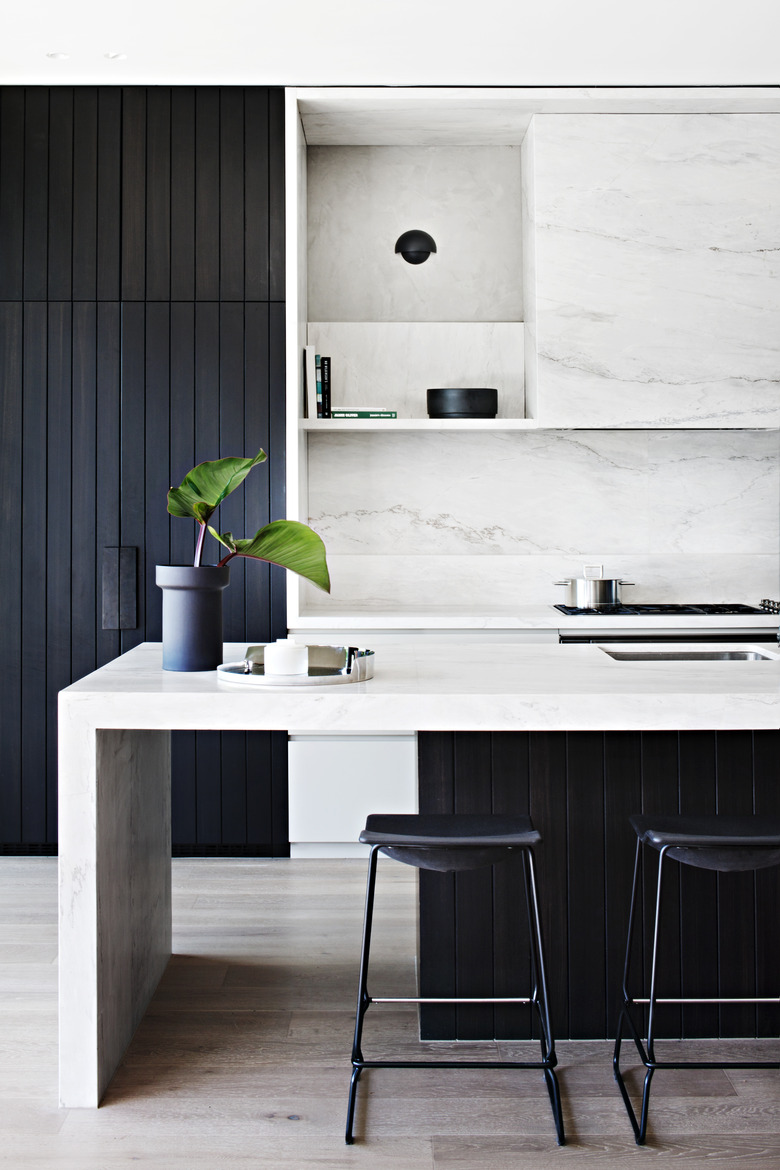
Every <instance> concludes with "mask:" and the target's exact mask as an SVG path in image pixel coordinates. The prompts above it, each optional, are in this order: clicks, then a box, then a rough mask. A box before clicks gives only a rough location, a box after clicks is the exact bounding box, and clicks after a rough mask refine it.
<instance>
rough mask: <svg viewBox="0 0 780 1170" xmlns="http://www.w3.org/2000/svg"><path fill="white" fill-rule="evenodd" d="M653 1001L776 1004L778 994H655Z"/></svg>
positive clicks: (779, 998)
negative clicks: (672, 997)
mask: <svg viewBox="0 0 780 1170" xmlns="http://www.w3.org/2000/svg"><path fill="white" fill-rule="evenodd" d="M625 1002H626V1006H627V1007H630V1006H631V1004H648V1003H650V999H649V998H648V999H636V998H635V999H627V1000H626V1001H625ZM653 1002H654V1003H656V1004H659V1003H773V1004H775V1005H777V1004H780V996H777V995H765V996H760V995H748V996H731V997H726V998H724V997H723V996H711V997H710V998H702V997H698V998H696V997H691V996H688V997H687V998H682V999H668V998H667V999H662V998H661V997H660V996H656V998H655V999H654V1001H653Z"/></svg>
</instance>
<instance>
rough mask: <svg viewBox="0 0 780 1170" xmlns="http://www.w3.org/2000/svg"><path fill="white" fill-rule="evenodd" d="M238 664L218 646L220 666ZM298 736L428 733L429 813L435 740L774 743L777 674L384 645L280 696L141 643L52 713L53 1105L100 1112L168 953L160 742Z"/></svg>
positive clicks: (502, 647)
mask: <svg viewBox="0 0 780 1170" xmlns="http://www.w3.org/2000/svg"><path fill="white" fill-rule="evenodd" d="M334 640H335V639H334ZM709 648H710V649H711V647H709ZM742 648H743V649H744V647H742ZM244 649H245V646H244V644H243V643H242V644H240V645H226V647H225V660H226V661H231V660H236V659H239V658H241V657H242V655H243V651H244ZM766 649H767V650H770V651H774V652H775V653H776V647H774V646H771V645H770V644H769V643H767V644H766ZM291 727H294V728H296V729H297V730H300V731H301V732H318V731H333V730H339V731H341V732H342V733H345V734H349V733H356V734H360V733H366V732H382V731H415V732H418V733H422V734H421V743H422V742H423V741H424V742H425V743H426V744H427V745H428V746H427V747H426V749H425V760H426V768H422V767H421V777H420V780H421V785H420V793H421V803H422V802H424V800H425V799H426V785H427V772H426V769H427V767H428V763H429V762H430V761H431V760H434V761H435V760H436V759H439V758H440V756H441V750H440V748H441V744H442V743H446V741H445V740H442V739H441V738H438V739H437V738H436V736H437V735H441V734H443V735H445V736H446V735H449V734H455V735H457V734H459V733H465V734H467V735H471V734H473V733H486V734H488V735H491V734H495V733H499V734H501V733H524V734H526V735H532V736H537V735H539V734H541V735H543V736H547V735H551V734H561V733H562V734H573V735H579V734H584V735H588V734H592V733H596V734H597V735H600V734H601V733H603V732H616V733H623V732H628V733H630V734H634V733H645V732H647V733H655V732H660V733H670V734H676V733H678V732H681V733H688V732H690V733H703V734H705V735H706V734H711V733H713V729H714V730H715V731H716V732H718V733H719V732H735V733H746V734H748V735H751V736H752V735H754V734H758V735H759V736H761V735H762V734H763V733H772V732H776V731H777V730H778V729H780V659H778V658H774V659H772V660H769V661H758V662H747V661H737V662H729V661H726V662H711V661H707V662H680V661H675V662H651V663H647V662H624V661H616V660H614V659H612V658H610V657H609V656H608V655H607V654H605V653H604V652H603V651H601V650H600V649H599V647H598V646H596V645H574V646H559V645H556V644H547V643H545V644H500V643H496V642H495V641H491V642H490V643H489V644H485V645H481V644H479V643H474V642H470V643H468V644H457V645H452V644H450V645H436V646H431V645H425V644H423V643H421V642H419V643H418V642H415V641H414V640H410V641H409V642H404V643H401V644H398V645H388V646H383V647H382V649H381V652H377V664H376V674H375V677H374V678H373V679H371V680H369V681H367V682H364V683H359V684H355V685H348V686H330V687H315V688H304V689H301V688H287V689H281V688H280V689H275V690H274V689H270V688H269V689H265V688H263V689H260V688H258V689H250V688H246V687H245V688H240V687H231V686H228V685H225V684H224V683H222V682H220V681H218V679H217V676H216V673H213V672H210V673H203V674H175V673H171V672H164V671H163V670H162V669H161V649H160V647H159V645H157V644H143V645H141V646H139V647H137V648H135V649H134V650H131V651H130V652H129V653H128V654H125V655H123V656H122V657H121V658H119V659H116V660H115V661H113V662H111V663H109V664H108V665H106V666H104V667H102V668H101V669H100V670H97V671H95V672H94V673H93V674H90V675H88V676H87V677H86V678H84V679H82V680H80V681H79V682H76V683H74V684H73V685H71V686H70V687H68V688H67V689H66V690H64V691H63V692H61V694H60V707H59V785H60V788H59V791H60V797H59V803H60V827H59V850H60V863H59V864H60V1100H61V1103H62V1104H63V1105H65V1106H96V1105H98V1104H99V1102H100V1099H101V1097H102V1095H103V1093H104V1092H105V1089H106V1086H107V1084H108V1082H109V1081H110V1079H111V1076H112V1075H113V1072H114V1070H115V1068H116V1066H117V1064H118V1062H119V1061H120V1060H121V1058H122V1055H123V1053H124V1051H125V1048H126V1047H127V1044H128V1043H129V1041H130V1039H131V1037H132V1034H133V1032H134V1030H135V1028H136V1026H137V1025H138V1023H139V1021H140V1019H141V1017H142V1015H143V1013H144V1011H145V1009H146V1006H147V1004H148V1002H149V999H150V998H151V995H152V994H153V992H154V989H155V987H156V985H157V982H158V981H159V978H160V976H161V975H162V973H163V971H164V969H165V965H166V963H167V960H168V956H169V954H170V946H171V899H170V762H169V761H170V731H171V730H174V729H190V730H191V729H198V730H199V729H220V730H226V729H242V730H247V729H248V730H251V729H269V730H285V729H288V728H291ZM429 733H435V734H434V735H433V736H429ZM502 742H503V743H504V744H505V745H506V742H507V741H506V740H502ZM518 742H519V741H518ZM761 742H762V743H763V742H764V741H763V740H761ZM772 742H774V737H772ZM421 758H422V757H421ZM434 771H435V772H436V775H437V776H439V775H440V774H443V769H442V768H441V767H439V765H438V764H435V766H434ZM434 789H435V794H434V796H433V797H432V799H433V800H434V803H435V800H438V799H441V793H442V792H443V788H442V786H441V785H440V784H439V783H438V780H436V782H435V783H434V784H433V786H432V791H433V790H434ZM550 799H551V800H552V799H553V796H552V795H551V797H550ZM532 803H533V802H532ZM377 811H381V810H377ZM534 815H535V814H534ZM553 853H554V851H553ZM553 859H554V858H553V856H552V854H551V856H550V857H549V858H548V859H547V860H546V863H545V865H546V868H547V869H548V870H550V867H551V862H552V860H553ZM543 876H544V875H543ZM619 893H620V894H621V896H623V895H625V896H626V897H627V892H626V891H619ZM548 933H549V931H548ZM447 1026H448V1025H447V1024H446V1023H445V1025H444V1027H447Z"/></svg>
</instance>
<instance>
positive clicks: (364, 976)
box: [344, 845, 379, 1146]
mask: <svg viewBox="0 0 780 1170" xmlns="http://www.w3.org/2000/svg"><path fill="white" fill-rule="evenodd" d="M378 857H379V846H378V845H374V846H373V847H372V849H371V853H370V854H369V858H368V878H367V880H366V905H365V910H364V913H363V943H362V946H361V949H360V980H359V983H358V998H357V1010H356V1012H355V1037H354V1040H353V1042H352V1078H351V1080H350V1082H349V1098H348V1100H347V1128H346V1133H345V1136H344V1140H345V1142H346V1143H347V1145H348V1146H351V1145H352V1144H353V1142H354V1140H355V1139H354V1137H353V1136H352V1127H353V1124H354V1121H355V1100H356V1097H357V1085H358V1081H359V1080H360V1074H361V1072H362V1071H363V1051H362V1048H361V1043H362V1039H363V1018H364V1016H365V1014H366V1012H367V1010H368V1007H369V1004H370V1003H371V997H370V996H369V994H368V987H367V984H368V954H369V950H370V948H371V925H372V922H373V917H374V890H375V888H376V866H377V860H378Z"/></svg>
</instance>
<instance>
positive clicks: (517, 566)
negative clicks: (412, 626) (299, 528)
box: [309, 430, 780, 609]
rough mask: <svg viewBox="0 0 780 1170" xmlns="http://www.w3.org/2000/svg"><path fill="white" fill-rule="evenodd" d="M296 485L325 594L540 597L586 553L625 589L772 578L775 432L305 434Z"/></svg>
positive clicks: (726, 587)
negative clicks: (323, 550)
mask: <svg viewBox="0 0 780 1170" xmlns="http://www.w3.org/2000/svg"><path fill="white" fill-rule="evenodd" d="M309 490H310V499H311V500H312V501H315V503H316V508H315V509H314V511H313V512H312V515H311V517H310V523H311V524H312V526H313V527H314V528H315V529H316V530H317V531H318V532H319V533H320V534H321V535H322V537H323V539H324V540H325V544H326V546H327V549H328V557H329V562H330V564H331V570H332V576H333V586H334V588H333V594H332V598H331V601H330V602H329V604H330V605H332V606H335V607H338V608H340V607H343V606H344V605H348V606H349V607H351V608H372V607H375V608H377V609H382V608H387V607H388V606H390V607H391V608H393V607H394V606H395V605H400V606H403V607H404V608H406V607H408V606H414V605H416V604H419V605H427V604H434V603H436V602H438V603H439V604H442V605H444V606H445V608H446V605H447V603H448V600H449V601H450V602H451V603H452V604H455V603H456V599H457V604H458V605H469V604H474V605H476V606H480V605H496V604H506V603H511V604H518V605H532V604H540V603H546V602H553V601H555V600H559V599H560V590H556V589H555V588H554V586H553V584H552V583H553V582H554V581H556V580H558V579H560V578H563V577H570V576H580V575H582V568H583V565H584V564H585V563H586V562H587V563H597V564H603V571H604V575H605V576H610V577H611V576H616V577H623V578H624V579H626V580H629V581H634V582H636V588H635V589H634V590H628V589H627V590H626V596H627V597H631V596H634V597H635V599H636V600H645V601H691V600H697V601H724V600H728V601H735V600H747V601H750V600H753V601H755V600H760V598H761V597H774V596H777V595H778V591H779V586H778V566H779V565H780V555H779V554H780V518H779V515H778V503H779V501H780V434H778V432H768V431H726V432H723V431H721V432H713V431H643V430H637V431H617V430H616V431H575V432H572V431H531V432H465V433H464V432H459V433H433V434H430V433H417V432H405V433H403V434H386V433H373V432H372V433H368V432H367V433H365V434H355V433H351V432H344V433H334V434H329V435H327V436H320V435H316V434H312V435H310V437H309ZM509 599H511V601H510V600H509ZM322 600H323V599H322V596H321V595H320V596H319V597H318V598H317V603H318V604H320V603H321V602H322Z"/></svg>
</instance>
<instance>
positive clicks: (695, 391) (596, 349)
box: [523, 113, 780, 427]
mask: <svg viewBox="0 0 780 1170" xmlns="http://www.w3.org/2000/svg"><path fill="white" fill-rule="evenodd" d="M523 151H524V159H523V162H524V167H523V182H524V193H523V194H524V211H525V216H524V265H525V274H524V276H525V302H526V323H527V336H526V354H527V367H526V391H527V399H528V401H529V404H532V412H533V413H534V414H535V415H536V416H537V417H538V419H539V421H540V422H541V423H542V424H543V425H546V426H556V425H561V426H592V427H609V426H631V427H752V426H777V425H778V424H779V423H780V381H779V380H778V379H779V377H780V375H779V371H780V279H778V277H779V276H780V199H779V198H778V192H780V115H777V114H752V113H748V114H742V113H740V114H640V115H635V114H571V115H569V114H561V115H558V114H556V115H549V114H548V115H545V114H542V115H536V116H535V117H534V120H533V123H532V125H531V128H530V130H529V132H528V135H527V138H526V141H525V144H524V147H523Z"/></svg>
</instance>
